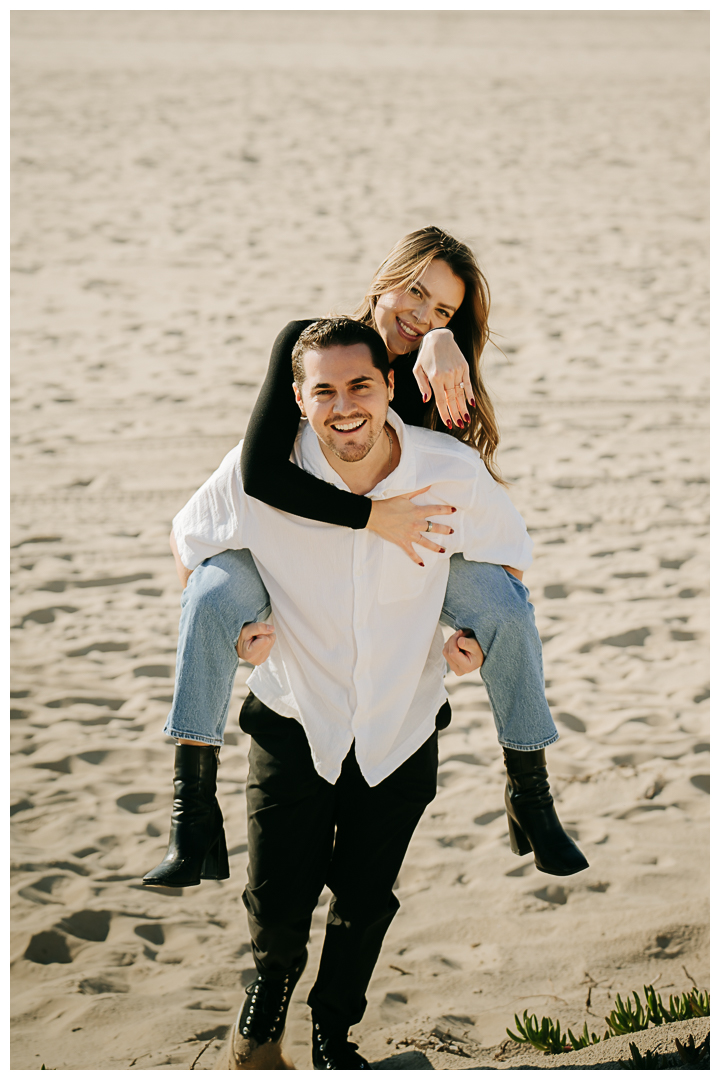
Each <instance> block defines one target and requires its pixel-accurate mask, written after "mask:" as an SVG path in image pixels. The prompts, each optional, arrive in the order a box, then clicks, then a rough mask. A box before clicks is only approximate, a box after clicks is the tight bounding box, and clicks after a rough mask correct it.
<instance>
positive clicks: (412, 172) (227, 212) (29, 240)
mask: <svg viewBox="0 0 720 1080" xmlns="http://www.w3.org/2000/svg"><path fill="white" fill-rule="evenodd" d="M708 23H709V17H708V13H707V12H702V11H698V12H670V11H668V12H663V11H648V12H587V13H583V12H561V11H558V12H539V13H533V12H517V13H505V12H450V13H442V12H421V11H417V12H405V13H404V12H383V13H379V12H348V13H346V12H258V11H256V12H132V11H129V12H112V11H108V12H97V11H96V12H92V11H88V12H82V11H76V12H51V11H46V12H43V11H27V12H15V13H13V16H12V32H13V44H12V53H13V55H12V60H13V91H12V104H13V144H12V158H13V170H14V178H13V222H12V234H13V236H12V238H13V253H12V271H13V272H12V278H11V282H12V295H13V326H12V332H13V388H12V395H11V396H12V440H13V444H12V470H13V478H12V535H11V543H12V550H11V568H12V600H11V604H12V623H13V630H12V688H11V699H12V700H11V703H10V704H11V714H10V715H11V736H12V752H13V757H12V814H13V817H12V828H13V839H12V859H13V862H12V868H13V873H12V892H11V912H12V1013H13V1020H12V1025H13V1027H12V1030H13V1043H12V1060H11V1067H12V1068H13V1069H20V1070H34V1069H40V1068H41V1066H42V1065H44V1066H45V1068H46V1069H75V1070H85V1069H88V1070H94V1071H97V1070H105V1069H109V1070H131V1071H143V1070H189V1069H194V1070H200V1069H215V1068H224V1061H225V1058H224V1038H225V1035H226V1032H227V1030H228V1027H229V1025H230V1024H231V1023H232V1021H233V1019H234V1017H235V1015H236V1012H237V1010H238V1007H239V1005H240V1001H241V997H242V987H243V986H244V985H246V984H247V982H249V981H250V979H251V978H252V977H253V974H254V969H253V966H252V961H251V955H250V943H249V937H248V931H247V924H246V918H245V909H244V907H243V904H242V900H241V893H242V889H243V886H244V882H245V873H246V860H247V836H246V825H245V803H244V794H243V793H244V785H245V779H246V772H247V751H248V742H249V739H248V737H247V736H246V735H244V734H243V733H242V732H241V731H240V729H239V728H238V725H237V714H238V711H239V707H240V704H241V702H242V700H243V698H244V696H245V693H246V690H245V676H246V675H247V673H248V669H246V668H245V669H241V671H240V674H239V676H238V679H237V681H236V686H235V692H234V696H233V702H232V705H231V709H230V720H229V723H228V728H227V734H226V746H225V747H224V749H223V751H222V754H221V767H220V782H219V798H220V801H221V805H222V809H223V812H224V815H225V820H226V831H227V836H228V845H229V848H230V855H231V859H230V865H231V878H230V880H229V881H226V882H206V883H204V884H203V885H202V886H201V887H200V888H194V889H187V890H184V891H180V890H175V891H173V890H166V891H164V892H159V891H154V890H153V891H150V890H147V889H145V888H144V887H143V886H142V884H141V882H140V878H141V877H142V874H143V873H144V872H145V871H147V870H148V869H149V868H151V867H152V866H154V865H155V864H156V863H157V862H158V861H159V859H160V857H161V856H162V853H163V852H164V850H165V844H166V839H167V828H168V823H169V812H170V801H171V768H172V756H173V747H172V743H171V741H170V740H169V739H167V738H166V737H165V736H163V735H162V734H161V729H162V726H163V723H164V720H165V716H166V715H167V710H168V707H169V705H168V703H169V702H170V701H171V699H172V688H173V672H174V665H175V647H176V634H177V622H178V615H179V600H180V588H179V584H178V581H177V578H176V576H175V570H174V567H173V562H172V557H171V555H170V552H169V549H168V544H167V537H168V532H169V529H170V522H171V520H172V517H173V515H174V514H175V513H176V512H177V511H178V510H179V509H180V507H181V506H183V504H184V503H185V502H186V500H187V499H188V498H189V496H190V495H191V494H192V492H193V491H194V490H195V489H196V488H197V487H198V486H199V485H200V484H201V483H202V482H203V481H204V480H205V479H206V478H207V477H208V476H209V474H210V473H211V472H212V471H213V470H214V469H215V467H216V466H217V465H218V464H219V462H220V461H221V459H222V457H223V456H224V455H225V453H226V452H227V451H228V450H229V449H230V448H231V447H232V446H233V445H235V443H236V442H237V441H238V439H239V438H240V437H241V436H242V434H243V432H244V429H245V425H246V422H247V419H248V416H249V414H250V411H251V409H252V405H253V402H254V399H255V395H256V392H257V389H258V386H259V384H260V382H261V381H262V378H263V376H264V372H265V368H266V363H267V357H268V354H269V350H270V347H271V344H272V341H273V339H274V337H275V335H276V334H277V332H278V331H279V330H280V329H281V328H282V326H283V325H284V324H285V323H286V322H287V321H288V320H289V319H291V318H307V317H311V316H314V315H322V314H326V313H328V312H330V311H334V312H340V313H344V312H350V311H352V310H353V309H354V308H355V307H356V305H357V303H358V302H359V301H360V299H361V297H362V295H363V293H364V289H365V287H366V285H367V283H368V282H369V280H370V277H371V275H372V273H373V272H374V270H375V268H376V267H377V265H378V264H379V262H380V261H381V259H382V258H383V257H384V255H385V254H386V252H387V251H388V249H389V248H390V247H391V245H392V244H393V243H394V242H395V241H396V240H397V239H398V238H399V237H400V236H401V235H403V233H405V232H407V231H409V230H410V229H414V228H418V227H420V226H422V225H425V224H437V225H440V226H441V227H443V228H446V229H447V230H448V231H450V232H452V233H454V234H455V235H457V236H459V237H460V238H461V239H463V240H465V241H466V242H468V243H469V244H471V246H472V247H473V249H474V250H475V251H476V252H477V255H478V258H479V261H480V263H481V265H482V267H483V270H484V272H485V273H486V275H487V277H488V280H489V282H490V287H491V291H492V296H493V308H492V315H491V325H492V327H493V328H494V331H495V340H496V342H497V344H498V345H500V346H501V347H502V350H503V351H502V352H500V351H498V350H497V349H494V348H488V350H487V352H486V358H485V371H486V377H487V381H488V385H489V387H490V389H491V392H492V394H493V396H494V400H495V401H496V403H497V409H498V416H499V421H500V425H501V432H502V442H501V447H500V454H499V461H500V465H501V468H502V471H503V475H504V476H505V477H506V478H507V479H508V480H509V481H511V482H512V487H511V495H512V498H513V501H514V502H515V504H516V506H517V507H518V509H519V510H520V511H521V513H522V514H523V515H524V517H525V520H526V522H527V525H528V528H529V530H530V533H531V535H532V537H533V539H534V542H535V559H534V563H533V566H532V568H531V569H530V570H529V571H528V572H527V574H526V577H525V580H526V582H527V584H528V585H529V587H530V590H531V598H532V602H533V604H534V605H535V610H536V617H537V623H538V628H539V630H540V634H541V636H542V639H543V642H544V656H545V674H546V681H547V687H548V698H549V701H550V704H551V707H552V710H553V714H554V717H555V720H556V722H557V725H558V728H559V731H560V735H561V738H560V741H559V742H558V743H557V744H556V745H555V746H553V747H552V748H551V749H550V750H549V751H548V761H549V766H550V770H551V778H552V783H553V792H554V795H555V799H556V804H557V806H558V810H559V813H560V816H561V818H562V820H563V822H564V823H565V825H566V826H567V827H568V829H569V831H571V832H572V835H573V836H574V837H575V838H576V839H577V840H578V842H579V844H580V846H581V847H582V849H583V851H584V852H585V854H586V855H587V857H588V860H589V862H590V868H589V869H588V870H586V871H584V872H583V873H582V874H579V875H576V876H574V877H571V878H566V879H560V878H554V877H549V876H547V875H544V874H542V873H540V872H538V871H537V870H536V869H535V867H534V864H533V862H532V858H531V857H524V858H522V859H519V858H517V857H516V856H515V855H513V854H512V852H511V851H510V847H509V842H508V836H507V828H506V822H505V816H504V812H503V805H502V798H503V776H504V773H503V768H502V757H501V752H500V749H499V747H498V744H497V739H496V733H495V727H494V724H493V720H492V714H491V711H490V706H489V703H488V699H487V694H486V692H485V690H484V688H483V685H482V680H481V678H480V676H479V674H478V673H477V672H476V673H474V674H473V675H470V676H467V677H465V678H463V679H459V678H456V677H454V676H449V677H448V680H447V686H448V690H449V695H450V701H451V705H452V709H453V722H452V724H451V726H450V727H449V728H448V729H447V730H446V731H445V732H443V733H442V737H441V741H440V760H441V768H440V783H439V789H438V795H437V798H436V799H435V801H434V802H433V803H432V804H431V806H430V807H429V808H428V810H427V812H426V814H425V816H424V818H423V820H422V822H421V824H420V826H419V828H418V831H417V833H416V835H415V837H414V839H413V842H412V845H411V847H410V850H409V853H408V856H407V858H406V861H405V864H404V866H403V869H402V872H401V875H400V879H399V882H398V886H397V895H398V898H399V899H400V901H401V904H402V907H401V910H400V912H399V914H398V916H397V918H396V920H395V922H394V923H393V926H392V928H391V930H390V932H389V934H388V937H387V939H386V942H385V946H384V949H383V952H382V955H381V957H380V961H379V963H378V966H377V969H376V972H375V975H374V978H373V981H372V983H371V986H370V992H369V1003H368V1009H367V1013H366V1015H365V1017H364V1019H363V1021H362V1023H361V1024H360V1025H359V1026H358V1027H357V1028H356V1029H355V1030H354V1035H355V1037H356V1041H357V1042H358V1043H359V1044H360V1047H361V1050H362V1052H363V1053H364V1054H365V1055H366V1056H367V1057H369V1058H370V1059H371V1060H372V1061H373V1062H374V1063H376V1064H377V1065H378V1067H380V1068H383V1069H385V1068H388V1069H394V1068H398V1069H403V1068H407V1069H410V1068H421V1069H463V1068H470V1067H490V1068H512V1067H530V1066H528V1065H520V1064H515V1059H514V1058H513V1054H512V1052H511V1051H512V1048H511V1047H505V1048H504V1049H503V1046H504V1044H505V1043H506V1042H507V1041H508V1040H507V1037H506V1034H505V1029H506V1027H507V1026H511V1027H512V1026H513V1023H514V1022H513V1014H515V1013H520V1014H522V1012H523V1010H524V1009H528V1010H529V1012H531V1013H536V1014H537V1015H538V1016H542V1015H547V1016H550V1017H552V1018H554V1019H559V1020H560V1021H561V1022H562V1024H563V1025H564V1026H567V1025H570V1027H572V1028H573V1030H574V1031H575V1033H576V1034H578V1033H579V1031H580V1030H581V1029H582V1026H583V1024H584V1023H585V1022H586V1021H587V1024H588V1027H589V1029H590V1030H591V1031H593V1030H594V1031H597V1032H599V1033H602V1031H604V1028H605V1024H604V1017H605V1016H606V1015H607V1014H608V1012H609V1011H610V1009H611V1008H612V1006H613V1001H614V999H615V995H616V994H618V993H621V994H623V995H627V994H628V993H630V992H631V991H632V990H638V991H641V990H642V987H643V985H648V984H650V983H653V984H654V985H655V987H656V988H657V989H659V990H660V992H661V993H662V994H663V997H666V996H667V995H669V994H677V993H680V992H681V991H687V990H689V989H690V988H691V987H692V986H693V985H697V986H698V987H700V988H702V989H708V988H709V926H708V920H709V910H708V904H709V852H708V831H709V830H708V803H709V798H708V795H709V741H708V739H709V734H708V732H709V663H708V661H709V658H708V596H709V589H708V405H707V398H708V382H709V375H708V361H707V357H708V295H707V291H708V281H707V259H708V181H707V138H708V134H707V133H708V117H707V104H708V101H707V76H708V54H707V45H708ZM328 900H329V894H328V893H327V891H326V893H324V894H323V896H322V897H321V902H320V906H319V907H318V909H317V912H316V915H315V919H314V930H313V935H312V940H311V945H310V961H309V964H308V968H307V970H306V972H305V975H304V976H303V978H302V981H301V983H300V985H299V988H298V991H297V992H296V994H295V997H294V1000H293V1003H292V1006H291V1011H290V1021H289V1027H288V1035H287V1046H288V1049H289V1050H290V1052H291V1054H292V1056H293V1058H294V1060H295V1064H296V1066H297V1068H298V1069H309V1068H310V1025H309V1009H308V1007H307V1006H306V1004H305V999H306V996H307V993H308V991H309V988H310V986H311V985H312V982H313V979H314V975H315V972H316V969H317V962H318V957H319V952H320V946H321V942H322V935H323V928H324V922H325V918H326V915H327V904H328ZM433 1033H435V1034H434V1036H433ZM438 1033H440V1034H438ZM451 1040H455V1041H454V1042H452V1045H454V1046H456V1047H457V1046H460V1047H465V1048H466V1049H465V1051H464V1052H463V1053H464V1054H465V1055H466V1056H463V1054H460V1053H456V1052H452V1051H448V1050H447V1045H450V1041H451ZM606 1045H607V1044H606ZM443 1046H445V1049H443ZM491 1050H492V1053H490V1051H491ZM584 1053H586V1054H591V1053H592V1052H591V1051H585V1052H584ZM483 1055H484V1056H483ZM523 1060H529V1059H523ZM532 1060H533V1061H535V1062H536V1065H535V1067H540V1068H542V1067H544V1066H545V1065H546V1064H547V1061H546V1060H545V1059H543V1057H542V1055H539V1054H537V1055H536V1057H535V1058H533V1059H532ZM557 1064H566V1062H562V1061H561V1062H557V1061H556V1060H555V1059H553V1065H557ZM601 1067H613V1066H612V1065H608V1064H605V1065H602V1066H601Z"/></svg>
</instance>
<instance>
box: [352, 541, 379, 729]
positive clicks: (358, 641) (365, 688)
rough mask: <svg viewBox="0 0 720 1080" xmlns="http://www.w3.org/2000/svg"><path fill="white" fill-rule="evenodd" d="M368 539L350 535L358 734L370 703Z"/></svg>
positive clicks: (356, 725) (372, 569) (370, 643)
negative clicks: (351, 541) (351, 540)
mask: <svg viewBox="0 0 720 1080" xmlns="http://www.w3.org/2000/svg"><path fill="white" fill-rule="evenodd" d="M370 539H371V538H370V536H369V535H368V532H367V530H366V529H358V530H356V531H354V533H353V585H354V589H353V636H354V638H355V666H354V668H353V688H354V691H355V710H354V713H353V724H352V726H353V732H357V730H358V726H359V725H361V724H362V723H363V721H364V720H365V719H366V717H367V716H368V714H369V712H370V705H371V702H372V690H373V679H372V669H373V662H372V647H373V641H372V627H371V625H370V614H371V610H372V606H373V604H372V596H373V590H372V589H371V588H370V576H371V575H372V573H373V571H374V568H373V567H372V566H371V565H370V561H371V560H370V559H369V552H368V548H369V544H370Z"/></svg>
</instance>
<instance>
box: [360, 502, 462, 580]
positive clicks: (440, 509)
mask: <svg viewBox="0 0 720 1080" xmlns="http://www.w3.org/2000/svg"><path fill="white" fill-rule="evenodd" d="M431 486H432V485H430V484H428V486H427V487H424V488H419V490H418V491H409V492H408V493H407V495H395V497H394V498H392V499H373V504H372V509H371V511H370V517H369V518H368V523H367V528H368V529H371V530H372V532H375V533H377V534H378V536H381V537H382V538H383V540H389V541H390V542H391V543H392V544H397V545H398V547H401V548H402V549H403V551H404V552H405V553H406V554H407V555H409V556H410V558H411V559H412V561H413V562H415V563H417V564H418V566H424V565H425V564H424V562H423V561H422V559H421V558H420V556H419V555H418V554H417V552H416V551H415V549H414V547H413V544H420V545H421V546H422V547H426V548H429V549H430V551H444V550H445V549H444V548H443V546H442V545H441V544H436V543H434V542H433V540H432V539H431V537H433V536H438V535H439V534H443V535H444V536H449V535H450V533H452V532H454V531H455V530H454V529H451V528H450V526H449V525H440V524H438V523H437V522H436V521H434V522H433V527H432V530H431V532H430V533H428V531H427V527H428V519H429V518H434V517H438V515H439V516H441V517H444V516H445V515H446V514H454V513H455V507H453V506H447V505H446V504H445V503H441V504H439V505H429V506H419V505H418V504H417V503H414V502H411V499H414V498H415V496H416V495H424V494H425V492H426V491H429V490H430V487H431Z"/></svg>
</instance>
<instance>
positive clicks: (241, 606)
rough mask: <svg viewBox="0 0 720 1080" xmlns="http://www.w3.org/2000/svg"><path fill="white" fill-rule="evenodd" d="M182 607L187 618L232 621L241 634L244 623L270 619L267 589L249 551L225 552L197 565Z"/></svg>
mask: <svg viewBox="0 0 720 1080" xmlns="http://www.w3.org/2000/svg"><path fill="white" fill-rule="evenodd" d="M240 556H243V557H240ZM182 605H183V615H184V617H185V618H191V619H196V620H200V621H205V620H209V621H210V622H216V621H218V620H223V621H225V620H228V619H230V621H232V622H233V624H234V625H236V627H237V630H238V632H239V631H240V629H241V627H242V626H243V624H244V623H246V622H256V621H257V620H259V619H261V618H264V617H267V614H269V609H270V601H269V599H268V595H267V590H266V589H265V586H264V585H263V582H262V579H261V578H260V575H259V574H258V572H257V568H256V566H255V563H254V562H253V560H252V557H251V556H250V553H249V552H246V551H242V552H239V551H238V552H236V551H233V552H230V551H224V552H222V553H221V554H220V555H216V556H214V557H213V558H212V559H207V560H206V561H205V562H204V563H202V564H201V565H200V566H198V567H197V569H196V570H195V571H194V572H193V573H192V575H191V576H190V580H189V581H188V584H187V586H186V588H185V592H184V593H183V599H182Z"/></svg>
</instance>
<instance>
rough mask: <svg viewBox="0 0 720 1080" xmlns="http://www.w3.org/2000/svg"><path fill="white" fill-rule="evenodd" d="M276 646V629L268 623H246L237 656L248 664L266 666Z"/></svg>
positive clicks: (241, 634) (241, 632)
mask: <svg viewBox="0 0 720 1080" xmlns="http://www.w3.org/2000/svg"><path fill="white" fill-rule="evenodd" d="M274 644H275V627H274V626H271V625H270V623H266V622H249V623H245V625H244V626H243V628H242V630H241V631H240V637H239V638H238V643H237V654H238V656H239V657H240V659H241V660H244V661H245V662H246V663H248V664H254V665H255V666H256V667H257V665H258V664H264V663H265V661H266V660H267V658H268V656H269V655H270V651H271V649H272V647H273V645H274Z"/></svg>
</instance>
